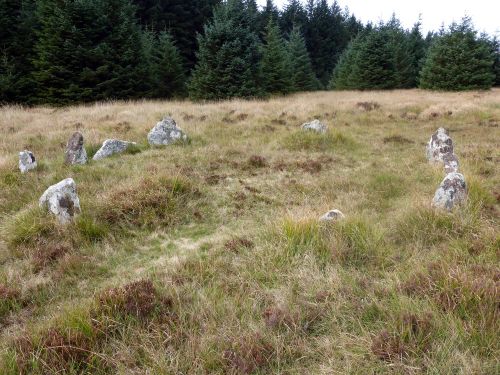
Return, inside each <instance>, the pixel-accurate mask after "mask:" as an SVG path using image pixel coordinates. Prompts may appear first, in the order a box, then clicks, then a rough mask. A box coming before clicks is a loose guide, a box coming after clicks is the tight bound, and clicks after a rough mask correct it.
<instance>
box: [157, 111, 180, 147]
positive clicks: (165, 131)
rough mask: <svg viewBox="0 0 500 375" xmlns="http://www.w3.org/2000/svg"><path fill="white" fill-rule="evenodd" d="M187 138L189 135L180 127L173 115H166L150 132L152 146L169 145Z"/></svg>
mask: <svg viewBox="0 0 500 375" xmlns="http://www.w3.org/2000/svg"><path fill="white" fill-rule="evenodd" d="M185 140H187V135H186V134H185V133H184V132H183V131H182V129H181V128H179V127H178V126H177V124H176V122H175V120H174V119H173V118H172V117H165V118H164V119H163V120H161V121H160V122H158V123H157V124H156V125H155V127H154V128H153V129H151V131H150V132H149V133H148V142H149V144H150V145H151V146H167V145H170V144H172V143H175V142H178V141H185Z"/></svg>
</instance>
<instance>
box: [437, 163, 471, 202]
mask: <svg viewBox="0 0 500 375" xmlns="http://www.w3.org/2000/svg"><path fill="white" fill-rule="evenodd" d="M466 198H467V184H466V183H465V178H464V176H463V175H462V174H460V173H457V172H451V173H448V174H447V175H446V177H445V178H444V180H443V181H442V182H441V185H439V188H438V189H437V190H436V193H435V194H434V199H433V200H432V205H433V206H434V207H436V208H441V209H445V210H448V211H451V210H452V209H453V208H454V207H456V206H458V205H460V204H461V203H463V202H464V201H465V199H466Z"/></svg>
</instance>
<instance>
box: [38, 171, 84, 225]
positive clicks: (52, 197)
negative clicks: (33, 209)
mask: <svg viewBox="0 0 500 375" xmlns="http://www.w3.org/2000/svg"><path fill="white" fill-rule="evenodd" d="M39 205H40V207H41V208H45V209H47V210H48V211H49V212H50V213H52V214H53V215H54V216H55V217H56V218H57V220H59V222H60V223H61V224H67V223H69V222H70V221H72V220H73V218H74V217H75V216H76V215H78V214H79V213H80V200H79V199H78V195H77V193H76V184H75V181H74V180H73V179H72V178H67V179H65V180H62V181H61V182H59V183H57V184H55V185H52V186H51V187H49V188H48V189H47V190H45V192H44V193H43V195H42V196H41V197H40V200H39Z"/></svg>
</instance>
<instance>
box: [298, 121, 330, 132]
mask: <svg viewBox="0 0 500 375" xmlns="http://www.w3.org/2000/svg"><path fill="white" fill-rule="evenodd" d="M302 129H303V130H307V131H314V132H316V133H326V129H327V127H326V125H325V124H323V123H322V122H321V121H319V120H313V121H311V122H306V123H305V124H302Z"/></svg>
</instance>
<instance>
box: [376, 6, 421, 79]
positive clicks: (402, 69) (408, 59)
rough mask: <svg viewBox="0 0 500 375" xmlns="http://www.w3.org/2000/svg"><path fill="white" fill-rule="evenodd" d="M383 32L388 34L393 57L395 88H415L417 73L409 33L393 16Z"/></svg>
mask: <svg viewBox="0 0 500 375" xmlns="http://www.w3.org/2000/svg"><path fill="white" fill-rule="evenodd" d="M383 29H384V30H383V31H382V32H387V33H388V35H389V40H390V48H391V50H392V55H393V66H394V86H393V88H397V89H405V88H411V87H415V85H416V76H417V72H416V70H415V56H414V55H413V51H412V49H411V47H410V39H409V35H408V33H407V32H406V31H405V30H403V28H402V27H401V23H400V22H399V20H398V19H397V18H396V15H395V14H393V15H392V18H391V19H390V20H389V22H388V23H387V24H386V25H384V27H383Z"/></svg>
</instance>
